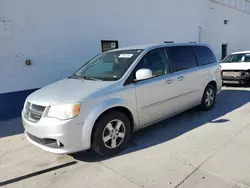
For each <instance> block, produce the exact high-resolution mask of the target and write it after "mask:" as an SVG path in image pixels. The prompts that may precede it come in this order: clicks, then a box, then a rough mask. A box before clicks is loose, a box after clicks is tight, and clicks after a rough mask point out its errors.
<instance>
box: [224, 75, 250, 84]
mask: <svg viewBox="0 0 250 188" xmlns="http://www.w3.org/2000/svg"><path fill="white" fill-rule="evenodd" d="M248 80H250V74H248V75H243V76H222V81H223V83H236V84H237V83H246V82H247V81H248Z"/></svg>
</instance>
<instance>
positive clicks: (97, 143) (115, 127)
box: [92, 111, 131, 156]
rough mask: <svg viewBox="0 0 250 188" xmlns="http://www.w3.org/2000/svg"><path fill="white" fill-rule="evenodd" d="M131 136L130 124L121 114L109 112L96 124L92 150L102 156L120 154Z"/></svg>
mask: <svg viewBox="0 0 250 188" xmlns="http://www.w3.org/2000/svg"><path fill="white" fill-rule="evenodd" d="M130 136H131V122H130V120H129V118H128V117H127V116H126V115H125V114H124V113H122V112H119V111H118V112H116V111H111V112H108V113H106V114H104V115H103V116H101V118H100V119H99V120H98V121H97V122H96V124H95V128H94V131H93V135H92V148H93V149H94V150H95V151H96V152H98V153H99V154H101V155H103V156H110V155H114V154H116V153H118V152H120V151H121V150H122V149H123V147H124V146H125V145H126V144H127V142H128V140H129V138H130Z"/></svg>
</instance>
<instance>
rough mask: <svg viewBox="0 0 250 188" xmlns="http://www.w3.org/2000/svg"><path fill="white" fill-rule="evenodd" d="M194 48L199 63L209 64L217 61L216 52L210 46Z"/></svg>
mask: <svg viewBox="0 0 250 188" xmlns="http://www.w3.org/2000/svg"><path fill="white" fill-rule="evenodd" d="M193 48H194V52H195V55H196V57H197V60H198V64H199V65H208V64H211V63H215V62H217V59H216V57H215V55H214V53H213V52H212V50H211V49H209V48H208V47H206V46H194V47H193Z"/></svg>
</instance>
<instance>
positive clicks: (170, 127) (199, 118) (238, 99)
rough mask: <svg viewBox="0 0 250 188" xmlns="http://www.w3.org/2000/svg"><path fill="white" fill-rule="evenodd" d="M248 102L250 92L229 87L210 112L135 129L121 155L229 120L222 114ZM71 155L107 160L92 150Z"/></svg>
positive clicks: (194, 111)
mask: <svg viewBox="0 0 250 188" xmlns="http://www.w3.org/2000/svg"><path fill="white" fill-rule="evenodd" d="M249 101H250V91H247V90H231V89H229V88H227V89H225V90H223V91H222V92H221V93H220V94H219V96H218V99H217V103H216V106H215V108H214V109H213V110H211V111H208V112H204V111H200V110H199V109H198V108H194V109H191V110H189V111H187V112H184V113H182V114H179V115H177V116H175V117H172V118H170V119H167V120H165V121H162V122H160V123H157V124H154V125H152V126H150V127H147V128H145V129H142V130H140V131H138V132H135V133H134V136H133V137H134V138H133V139H132V141H131V143H130V144H129V146H128V147H127V149H125V150H124V151H123V152H122V153H120V154H118V156H119V155H125V154H129V153H132V152H136V151H138V150H143V149H145V148H148V147H151V146H155V145H158V144H161V143H163V142H167V141H169V140H171V139H174V138H176V137H178V136H181V135H182V134H185V133H186V132H188V131H191V130H193V129H196V128H198V127H200V126H202V125H204V124H206V123H208V122H211V123H219V124H218V125H220V124H222V123H225V122H227V121H229V120H228V119H221V118H220V117H222V116H224V115H225V114H227V113H230V112H232V111H234V110H236V109H237V108H240V107H241V106H243V105H245V104H247V103H248V102H249ZM72 156H73V157H74V158H75V159H76V160H79V161H84V162H97V161H102V160H105V159H107V158H104V157H101V156H99V155H97V154H96V153H95V152H94V151H92V150H89V151H86V152H79V153H75V154H73V155H72Z"/></svg>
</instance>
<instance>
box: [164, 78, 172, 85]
mask: <svg viewBox="0 0 250 188" xmlns="http://www.w3.org/2000/svg"><path fill="white" fill-rule="evenodd" d="M173 82H174V80H173V79H169V80H167V81H166V82H165V83H166V84H172V83H173Z"/></svg>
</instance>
